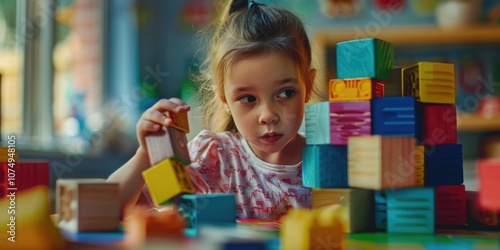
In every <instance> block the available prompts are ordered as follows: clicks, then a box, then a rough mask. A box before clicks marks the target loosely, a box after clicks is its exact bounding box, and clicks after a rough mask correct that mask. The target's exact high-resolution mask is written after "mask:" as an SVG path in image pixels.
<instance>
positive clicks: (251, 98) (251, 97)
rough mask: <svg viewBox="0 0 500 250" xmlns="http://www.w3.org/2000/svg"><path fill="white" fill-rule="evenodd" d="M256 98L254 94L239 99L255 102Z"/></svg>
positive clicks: (245, 101) (244, 101)
mask: <svg viewBox="0 0 500 250" xmlns="http://www.w3.org/2000/svg"><path fill="white" fill-rule="evenodd" d="M255 100H256V99H255V97H253V96H245V97H242V98H240V99H238V101H239V102H241V103H251V102H255Z"/></svg>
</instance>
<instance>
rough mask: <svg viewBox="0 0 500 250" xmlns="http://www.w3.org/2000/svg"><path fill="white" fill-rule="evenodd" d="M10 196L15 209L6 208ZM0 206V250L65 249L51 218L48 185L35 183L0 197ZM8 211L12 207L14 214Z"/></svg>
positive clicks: (9, 203)
mask: <svg viewBox="0 0 500 250" xmlns="http://www.w3.org/2000/svg"><path fill="white" fill-rule="evenodd" d="M11 197H13V198H11ZM12 199H13V200H14V201H15V209H13V208H9V206H11V200H12ZM0 209H1V210H0V211H2V212H1V213H0V230H1V232H2V234H3V235H5V237H2V238H1V239H0V245H1V246H2V247H1V248H2V249H12V250H25V249H42V250H57V249H68V245H66V242H65V240H64V238H63V237H62V235H61V233H60V232H59V230H58V229H57V227H56V226H55V225H54V223H52V221H51V219H50V205H49V190H48V188H47V187H44V186H37V187H34V188H32V189H29V190H26V191H22V192H16V193H15V196H10V197H7V198H3V199H0ZM10 210H12V211H14V210H15V213H14V212H9V211H10ZM12 219H14V220H12ZM9 238H11V239H12V240H14V241H15V242H13V241H11V240H9Z"/></svg>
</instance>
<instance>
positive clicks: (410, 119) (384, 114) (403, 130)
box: [372, 96, 417, 136]
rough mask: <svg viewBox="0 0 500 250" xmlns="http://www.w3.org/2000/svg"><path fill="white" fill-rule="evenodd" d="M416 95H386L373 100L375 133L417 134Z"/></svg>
mask: <svg viewBox="0 0 500 250" xmlns="http://www.w3.org/2000/svg"><path fill="white" fill-rule="evenodd" d="M415 105H416V102H415V98H414V97H411V96H409V97H384V98H376V99H373V100H372V133H373V134H374V135H389V136H415V130H416V128H417V123H416V121H415V111H416V109H415Z"/></svg>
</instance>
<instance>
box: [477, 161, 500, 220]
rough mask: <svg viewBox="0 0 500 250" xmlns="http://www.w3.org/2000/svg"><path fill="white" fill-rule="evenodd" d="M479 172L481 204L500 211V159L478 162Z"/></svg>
mask: <svg viewBox="0 0 500 250" xmlns="http://www.w3.org/2000/svg"><path fill="white" fill-rule="evenodd" d="M478 171H479V177H478V179H479V202H480V204H481V205H482V206H483V207H485V208H487V209H492V210H499V211H500V159H482V160H480V161H478Z"/></svg>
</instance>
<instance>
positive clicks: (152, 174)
mask: <svg viewBox="0 0 500 250" xmlns="http://www.w3.org/2000/svg"><path fill="white" fill-rule="evenodd" d="M142 176H143V178H144V182H145V183H146V187H147V189H148V191H149V194H150V196H151V199H152V201H153V204H154V205H155V206H159V205H161V204H167V203H170V202H171V199H172V198H174V197H176V196H178V195H180V194H185V193H188V194H189V193H194V188H193V185H192V183H191V179H190V178H189V175H188V174H187V172H186V168H185V166H184V164H183V163H182V162H180V161H177V160H175V159H166V160H164V161H162V162H160V163H158V164H156V165H154V166H152V167H150V168H148V169H146V170H145V171H144V172H142Z"/></svg>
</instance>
